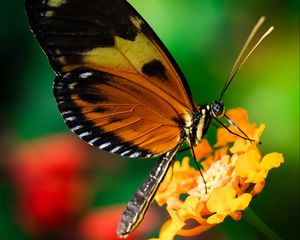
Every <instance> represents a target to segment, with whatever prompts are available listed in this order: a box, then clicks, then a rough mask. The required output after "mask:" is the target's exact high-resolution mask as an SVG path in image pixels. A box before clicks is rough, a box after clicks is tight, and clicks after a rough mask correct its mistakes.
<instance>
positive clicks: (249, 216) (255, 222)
mask: <svg viewBox="0 0 300 240" xmlns="http://www.w3.org/2000/svg"><path fill="white" fill-rule="evenodd" d="M243 218H244V219H245V220H246V221H247V222H248V223H250V224H251V225H252V226H254V227H255V228H256V229H258V230H259V231H261V232H262V233H263V234H264V235H265V236H266V237H267V238H268V239H270V240H282V238H281V237H280V236H278V234H277V233H276V232H274V231H273V230H272V229H271V228H270V227H269V226H268V225H267V224H266V223H264V222H263V220H261V219H260V218H259V217H258V216H257V215H256V214H255V212H254V211H252V210H251V209H250V208H247V209H246V210H245V211H244V214H243Z"/></svg>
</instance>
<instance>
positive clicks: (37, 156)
mask: <svg viewBox="0 0 300 240" xmlns="http://www.w3.org/2000/svg"><path fill="white" fill-rule="evenodd" d="M88 152H89V148H88V146H87V145H86V144H84V143H81V141H80V140H78V139H76V138H74V137H73V136H71V135H63V134H62V135H55V136H51V137H45V138H41V139H38V140H34V141H32V142H29V143H26V144H23V145H21V146H19V147H17V148H16V150H15V153H14V154H13V156H11V158H10V159H9V161H8V172H9V173H10V176H11V179H12V181H13V183H14V187H15V190H16V198H17V199H16V201H17V202H16V217H17V220H18V222H19V223H20V224H21V226H22V228H23V229H24V230H25V231H26V232H27V233H29V234H30V235H37V234H49V233H50V234H53V233H63V232H64V231H69V235H70V234H71V233H70V229H69V228H72V229H73V226H74V225H75V222H76V221H75V220H76V219H77V218H78V217H79V216H80V215H82V214H83V213H84V212H85V210H86V208H87V207H88V205H89V196H90V195H91V187H92V179H91V174H89V172H90V170H91V167H92V166H91V161H88V160H87V158H88Z"/></svg>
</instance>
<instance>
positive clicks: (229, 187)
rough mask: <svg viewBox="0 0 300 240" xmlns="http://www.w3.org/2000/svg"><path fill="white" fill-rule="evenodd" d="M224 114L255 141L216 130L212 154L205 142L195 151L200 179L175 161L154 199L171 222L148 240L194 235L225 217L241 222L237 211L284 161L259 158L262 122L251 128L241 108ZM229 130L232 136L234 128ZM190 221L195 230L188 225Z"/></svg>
mask: <svg viewBox="0 0 300 240" xmlns="http://www.w3.org/2000/svg"><path fill="white" fill-rule="evenodd" d="M227 115H228V116H229V117H230V118H231V119H233V120H234V121H235V122H236V123H237V124H238V126H239V127H240V128H241V129H243V131H244V132H245V133H246V134H247V136H248V137H249V138H250V139H253V140H255V141H254V142H250V141H247V140H244V139H242V138H240V137H238V136H235V135H233V134H231V133H229V132H228V130H226V129H225V128H219V129H218V132H217V143H216V144H215V146H214V148H215V150H213V148H212V147H211V146H210V145H209V143H208V141H207V140H205V139H204V140H203V141H202V142H201V144H200V145H199V146H197V147H196V148H195V151H196V158H197V160H201V164H202V166H203V169H204V170H203V177H204V179H203V178H202V177H201V176H200V174H199V171H198V170H196V169H195V168H193V167H192V166H191V165H190V159H189V158H188V157H185V158H183V160H182V162H181V163H180V162H179V161H176V162H175V164H174V166H173V169H170V170H169V172H168V174H167V176H166V178H165V179H164V181H163V183H162V184H161V186H160V188H159V190H158V192H157V194H156V196H155V201H156V202H157V203H158V204H159V205H160V206H162V205H164V204H166V206H167V211H168V213H169V215H170V220H168V221H167V222H166V223H165V224H164V225H163V226H162V228H161V230H160V233H159V237H158V238H153V239H152V240H171V239H173V238H174V237H175V236H176V235H180V236H195V235H198V234H201V233H203V232H205V231H207V230H208V229H210V228H211V227H213V226H215V225H216V224H218V223H221V222H223V220H224V219H225V217H226V216H231V217H232V218H233V219H234V220H239V219H241V211H243V210H245V209H246V208H247V207H248V205H249V203H250V201H251V200H252V198H253V197H254V196H256V195H258V194H259V193H260V192H261V191H262V190H263V188H264V185H265V180H266V177H267V175H268V172H269V170H271V169H272V168H276V167H279V166H280V164H281V163H283V157H282V155H281V154H280V153H276V152H274V153H269V154H266V155H264V156H262V154H261V153H260V151H259V149H258V147H257V144H258V143H259V138H260V136H261V134H262V132H263V131H264V129H265V125H264V124H261V125H260V126H259V127H256V125H255V124H250V123H249V121H248V115H247V112H246V111H245V110H243V109H234V110H230V111H228V112H227ZM228 128H229V129H230V130H231V131H233V132H236V130H235V128H234V126H229V127H228ZM204 180H205V182H206V183H205V182H204ZM191 220H193V222H196V226H195V224H193V226H192V227H191V226H189V224H188V223H189V222H190V221H191Z"/></svg>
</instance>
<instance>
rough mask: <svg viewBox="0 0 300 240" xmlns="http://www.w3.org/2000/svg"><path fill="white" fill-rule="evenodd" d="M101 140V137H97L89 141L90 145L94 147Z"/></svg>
mask: <svg viewBox="0 0 300 240" xmlns="http://www.w3.org/2000/svg"><path fill="white" fill-rule="evenodd" d="M99 139H100V137H96V138H94V139H92V140H91V141H89V144H91V145H94V143H95V142H96V141H98V140H99Z"/></svg>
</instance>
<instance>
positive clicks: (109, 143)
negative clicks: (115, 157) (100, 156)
mask: <svg viewBox="0 0 300 240" xmlns="http://www.w3.org/2000/svg"><path fill="white" fill-rule="evenodd" d="M110 145H111V142H107V143H103V144H101V145H100V146H99V148H100V149H104V148H106V147H108V146H110Z"/></svg>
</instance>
